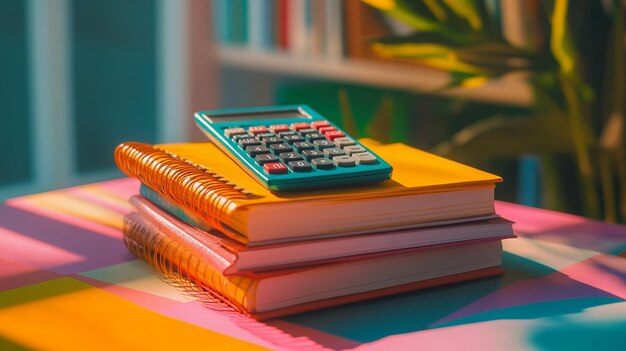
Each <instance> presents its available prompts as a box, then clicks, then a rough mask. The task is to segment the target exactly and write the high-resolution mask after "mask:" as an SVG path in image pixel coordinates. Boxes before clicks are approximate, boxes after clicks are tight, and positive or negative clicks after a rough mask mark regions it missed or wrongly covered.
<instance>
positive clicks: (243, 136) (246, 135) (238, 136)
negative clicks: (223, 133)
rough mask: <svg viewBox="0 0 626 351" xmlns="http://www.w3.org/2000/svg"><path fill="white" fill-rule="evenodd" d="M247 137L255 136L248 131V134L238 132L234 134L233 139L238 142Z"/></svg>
mask: <svg viewBox="0 0 626 351" xmlns="http://www.w3.org/2000/svg"><path fill="white" fill-rule="evenodd" d="M246 138H254V137H253V136H252V135H250V134H248V133H246V134H237V135H233V137H232V139H233V141H234V142H238V141H239V140H241V139H246Z"/></svg>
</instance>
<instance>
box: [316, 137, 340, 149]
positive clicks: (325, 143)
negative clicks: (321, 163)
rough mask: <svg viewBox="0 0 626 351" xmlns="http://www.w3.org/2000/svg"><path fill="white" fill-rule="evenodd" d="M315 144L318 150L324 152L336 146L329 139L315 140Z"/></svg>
mask: <svg viewBox="0 0 626 351" xmlns="http://www.w3.org/2000/svg"><path fill="white" fill-rule="evenodd" d="M313 144H315V146H316V147H317V149H318V150H320V151H321V150H324V149H328V148H331V147H335V144H333V142H332V141H330V140H328V139H322V140H315V141H314V142H313Z"/></svg>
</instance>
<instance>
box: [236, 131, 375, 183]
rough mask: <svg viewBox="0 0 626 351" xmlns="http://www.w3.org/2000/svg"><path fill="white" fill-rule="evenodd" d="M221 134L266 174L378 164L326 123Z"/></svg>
mask: <svg viewBox="0 0 626 351" xmlns="http://www.w3.org/2000/svg"><path fill="white" fill-rule="evenodd" d="M224 135H225V136H226V137H228V138H231V139H232V140H233V141H234V142H235V143H237V145H239V147H240V148H242V149H243V150H244V151H245V152H246V154H247V155H248V156H249V157H252V158H254V161H255V162H256V163H257V164H258V165H261V166H263V170H264V171H265V172H266V173H267V174H285V173H289V171H291V172H298V173H300V172H311V171H313V170H320V171H325V172H327V171H329V170H333V169H336V168H344V167H355V166H357V165H371V164H377V163H379V161H378V159H377V157H376V156H374V155H373V154H372V153H370V152H368V151H367V149H365V148H364V147H362V146H360V145H358V144H357V143H356V142H355V141H354V140H353V139H352V138H349V137H346V136H345V134H344V133H343V132H342V131H340V130H338V129H337V128H335V127H333V126H331V125H330V123H328V122H327V121H315V122H312V123H306V122H296V123H292V124H291V125H287V124H275V125H270V126H252V127H249V128H247V129H244V128H239V127H236V128H228V129H225V130H224Z"/></svg>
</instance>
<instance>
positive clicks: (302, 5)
mask: <svg viewBox="0 0 626 351" xmlns="http://www.w3.org/2000/svg"><path fill="white" fill-rule="evenodd" d="M287 30H288V31H289V42H288V45H289V51H290V53H291V54H292V55H296V56H305V55H306V54H307V20H306V0H290V1H289V27H288V28H287Z"/></svg>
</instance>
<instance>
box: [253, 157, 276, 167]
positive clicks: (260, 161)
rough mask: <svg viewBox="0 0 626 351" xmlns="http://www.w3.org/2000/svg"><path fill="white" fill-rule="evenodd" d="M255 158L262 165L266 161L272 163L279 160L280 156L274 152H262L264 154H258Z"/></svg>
mask: <svg viewBox="0 0 626 351" xmlns="http://www.w3.org/2000/svg"><path fill="white" fill-rule="evenodd" d="M254 160H255V161H256V163H258V164H260V165H264V164H266V163H271V162H276V161H278V157H276V156H274V155H272V154H262V155H257V156H256V157H255V158H254Z"/></svg>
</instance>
